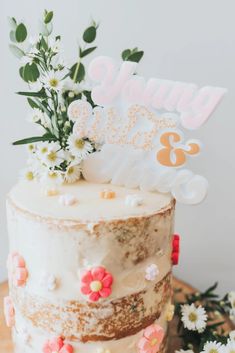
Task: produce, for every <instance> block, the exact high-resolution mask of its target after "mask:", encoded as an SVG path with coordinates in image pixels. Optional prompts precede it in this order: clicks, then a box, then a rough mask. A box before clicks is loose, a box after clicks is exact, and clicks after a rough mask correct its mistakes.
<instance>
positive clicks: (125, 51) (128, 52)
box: [122, 49, 131, 61]
mask: <svg viewBox="0 0 235 353" xmlns="http://www.w3.org/2000/svg"><path fill="white" fill-rule="evenodd" d="M130 55H131V50H130V49H125V50H123V52H122V59H123V60H124V61H125V60H127V59H128V57H129V56H130Z"/></svg>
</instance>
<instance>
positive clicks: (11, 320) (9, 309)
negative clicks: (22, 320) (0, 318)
mask: <svg viewBox="0 0 235 353" xmlns="http://www.w3.org/2000/svg"><path fill="white" fill-rule="evenodd" d="M3 304H4V316H5V320H6V325H7V326H8V327H13V326H14V325H15V309H14V305H13V301H12V299H11V297H9V296H8V297H5V298H4V300H3Z"/></svg>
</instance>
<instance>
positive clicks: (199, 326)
mask: <svg viewBox="0 0 235 353" xmlns="http://www.w3.org/2000/svg"><path fill="white" fill-rule="evenodd" d="M181 314H182V318H181V320H182V322H183V324H184V327H185V328H186V329H188V330H191V331H198V332H203V331H204V330H205V328H206V321H207V314H206V311H205V309H204V308H203V307H201V306H199V307H196V306H195V305H194V304H191V305H189V304H185V305H182V306H181Z"/></svg>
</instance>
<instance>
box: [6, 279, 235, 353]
mask: <svg viewBox="0 0 235 353" xmlns="http://www.w3.org/2000/svg"><path fill="white" fill-rule="evenodd" d="M173 286H174V289H182V291H181V292H179V293H178V294H177V299H178V300H183V297H184V295H185V294H188V293H193V292H195V291H196V290H195V289H194V288H193V287H191V286H190V285H188V284H187V283H185V282H183V281H180V280H178V279H176V278H175V279H174V282H173ZM7 293H8V287H7V283H6V282H5V283H3V284H0V352H4V353H13V345H12V342H11V332H10V329H9V328H7V327H6V325H5V319H4V316H3V308H2V301H3V297H4V296H6V295H7ZM224 320H225V324H224V330H225V331H226V332H229V331H231V330H233V329H234V326H233V324H232V323H231V321H230V320H229V319H228V318H224ZM176 326H177V322H176V321H175V320H173V321H172V322H171V325H170V342H169V350H168V352H169V353H173V352H175V350H176V349H178V348H179V347H180V339H179V337H178V336H177V331H176Z"/></svg>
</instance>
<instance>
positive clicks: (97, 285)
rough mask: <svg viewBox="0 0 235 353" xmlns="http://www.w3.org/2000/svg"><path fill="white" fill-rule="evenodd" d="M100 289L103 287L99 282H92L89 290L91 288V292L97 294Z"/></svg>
mask: <svg viewBox="0 0 235 353" xmlns="http://www.w3.org/2000/svg"><path fill="white" fill-rule="evenodd" d="M102 287H103V286H102V283H101V282H100V281H92V282H91V284H90V288H91V290H92V292H99V290H101V288H102Z"/></svg>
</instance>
